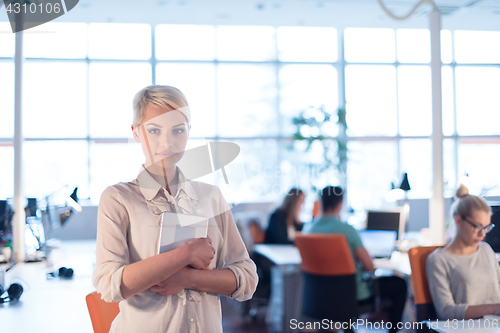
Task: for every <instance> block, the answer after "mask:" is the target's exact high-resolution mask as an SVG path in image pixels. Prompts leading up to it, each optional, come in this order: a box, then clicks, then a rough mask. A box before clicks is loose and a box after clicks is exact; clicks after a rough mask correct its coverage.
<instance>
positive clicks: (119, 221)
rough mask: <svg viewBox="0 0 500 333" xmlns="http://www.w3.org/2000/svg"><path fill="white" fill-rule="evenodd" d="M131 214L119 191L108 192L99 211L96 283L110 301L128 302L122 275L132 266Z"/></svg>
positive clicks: (103, 297) (100, 202)
mask: <svg viewBox="0 0 500 333" xmlns="http://www.w3.org/2000/svg"><path fill="white" fill-rule="evenodd" d="M128 225H129V215H128V212H127V209H126V208H125V206H124V205H123V200H122V199H121V196H120V194H119V192H118V191H117V190H116V189H115V188H114V187H112V186H109V187H108V188H106V190H104V192H103V193H102V195H101V199H100V201H99V208H98V212H97V240H96V267H95V269H94V274H93V277H92V282H93V284H94V286H95V287H96V289H97V292H98V293H100V294H101V297H102V299H104V300H105V301H106V302H118V301H122V300H124V298H123V296H122V294H121V291H120V286H121V282H122V273H123V270H124V268H125V266H126V265H128V264H129V263H130V256H129V251H128V244H127V228H128Z"/></svg>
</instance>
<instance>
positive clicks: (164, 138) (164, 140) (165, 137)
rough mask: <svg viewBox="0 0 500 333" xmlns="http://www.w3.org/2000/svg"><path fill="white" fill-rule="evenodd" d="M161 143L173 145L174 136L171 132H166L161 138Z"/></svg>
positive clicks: (164, 145)
mask: <svg viewBox="0 0 500 333" xmlns="http://www.w3.org/2000/svg"><path fill="white" fill-rule="evenodd" d="M160 145H161V146H162V147H171V146H172V145H173V138H172V136H171V135H169V134H164V135H162V136H161V138H160Z"/></svg>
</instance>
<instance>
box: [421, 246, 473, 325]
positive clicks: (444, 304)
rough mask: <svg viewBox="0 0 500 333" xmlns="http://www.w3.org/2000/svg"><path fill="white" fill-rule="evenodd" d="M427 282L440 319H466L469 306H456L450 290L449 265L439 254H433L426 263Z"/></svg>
mask: <svg viewBox="0 0 500 333" xmlns="http://www.w3.org/2000/svg"><path fill="white" fill-rule="evenodd" d="M426 274H427V281H428V282H429V289H430V292H431V296H432V302H433V303H434V307H435V308H436V312H437V314H438V317H439V319H443V320H446V319H459V320H460V319H464V317H465V310H466V309H467V304H456V303H455V300H454V298H453V294H452V292H451V289H450V284H451V279H450V276H449V274H448V272H447V265H446V262H445V260H444V259H443V258H441V257H440V256H439V254H438V253H432V254H431V255H430V256H429V257H428V258H427V263H426Z"/></svg>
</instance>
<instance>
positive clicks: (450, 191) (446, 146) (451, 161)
mask: <svg viewBox="0 0 500 333" xmlns="http://www.w3.org/2000/svg"><path fill="white" fill-rule="evenodd" d="M456 165H457V163H456V162H455V140H453V139H444V140H443V177H444V196H445V198H451V197H453V196H454V195H455V192H456V190H457V188H458V185H457V182H456V180H457V174H456Z"/></svg>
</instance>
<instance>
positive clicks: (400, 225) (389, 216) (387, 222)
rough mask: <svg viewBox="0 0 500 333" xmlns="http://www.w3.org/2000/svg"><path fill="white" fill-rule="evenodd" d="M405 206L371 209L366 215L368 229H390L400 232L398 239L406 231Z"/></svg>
mask: <svg viewBox="0 0 500 333" xmlns="http://www.w3.org/2000/svg"><path fill="white" fill-rule="evenodd" d="M404 224H405V220H404V213H403V208H402V207H401V208H397V209H394V210H384V211H377V210H370V211H368V213H367V217H366V230H389V231H395V232H397V233H398V240H401V239H402V238H403V235H404V232H405V226H404Z"/></svg>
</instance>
